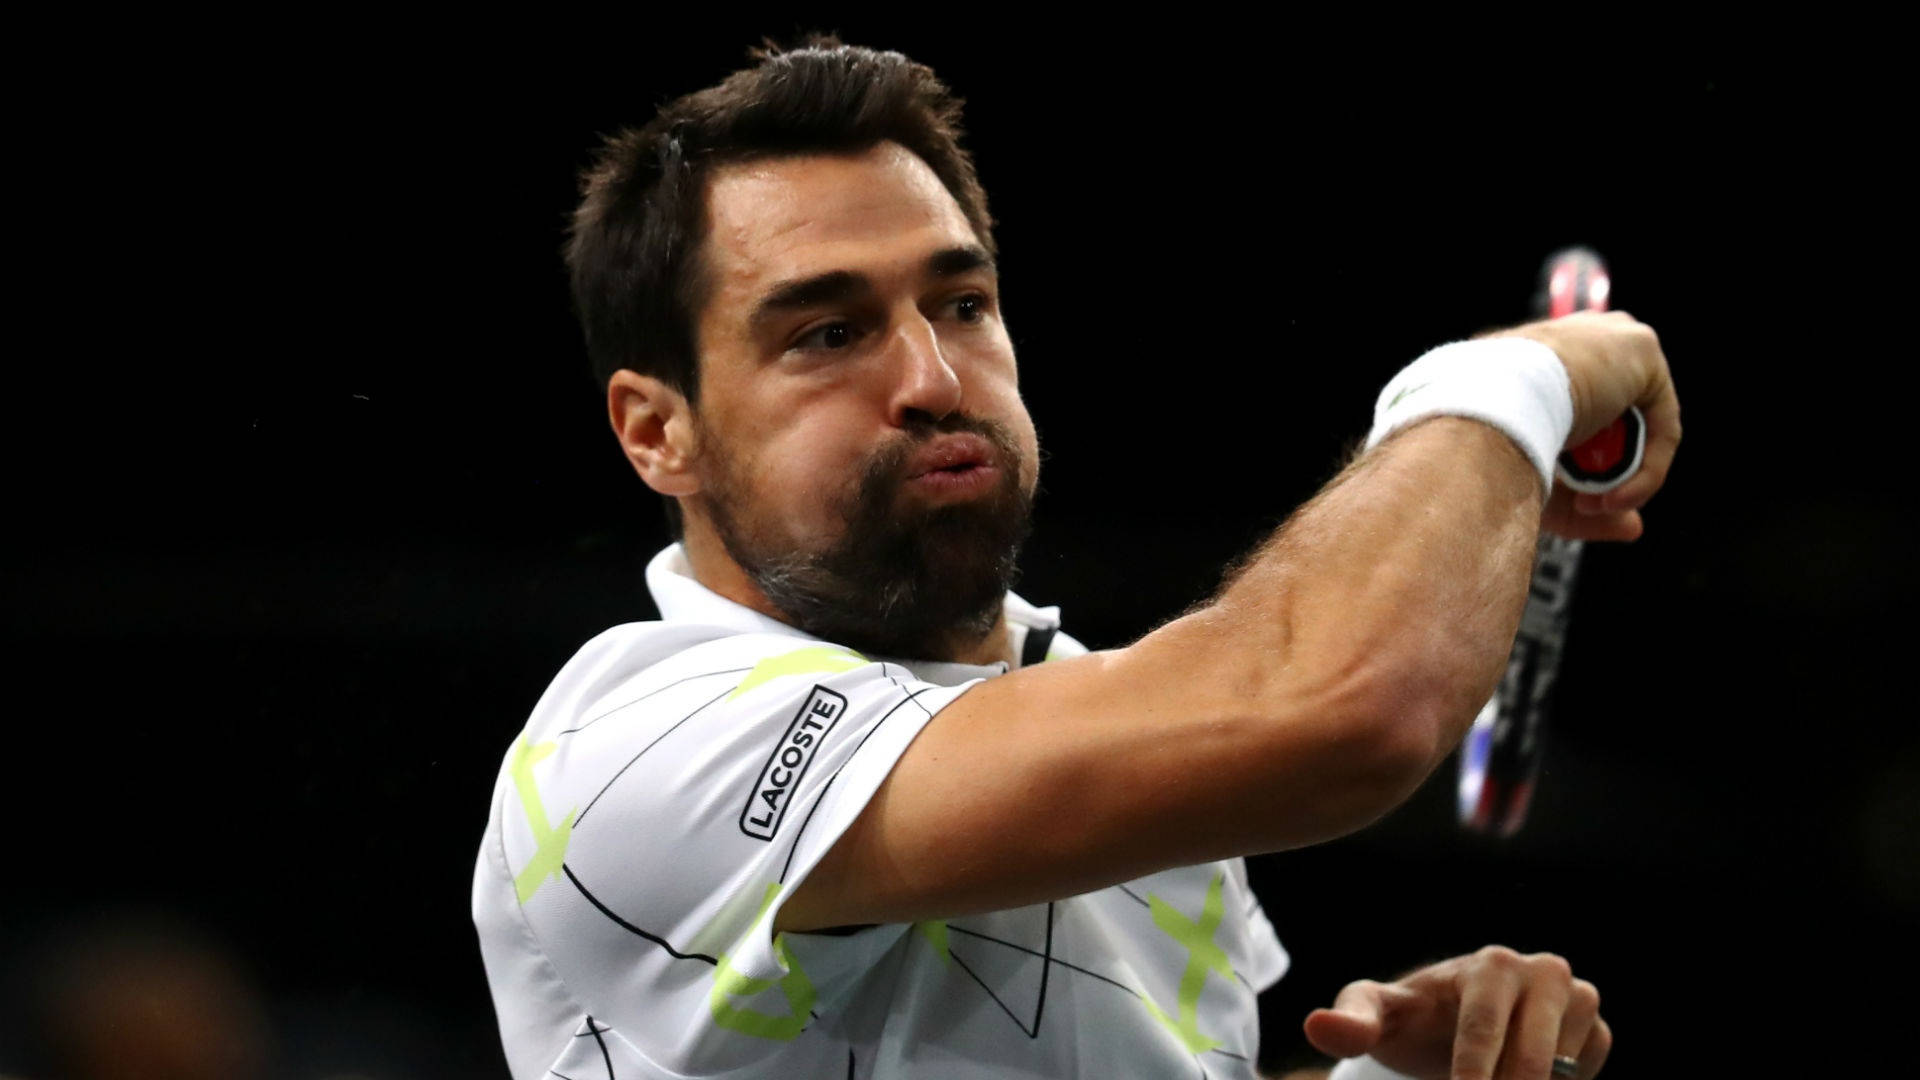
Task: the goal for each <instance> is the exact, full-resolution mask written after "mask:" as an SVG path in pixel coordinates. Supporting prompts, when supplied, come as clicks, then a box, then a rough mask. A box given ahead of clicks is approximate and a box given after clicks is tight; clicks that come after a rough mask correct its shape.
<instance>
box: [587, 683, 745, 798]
mask: <svg viewBox="0 0 1920 1080" xmlns="http://www.w3.org/2000/svg"><path fill="white" fill-rule="evenodd" d="M732 691H733V688H732V687H728V688H727V689H725V690H722V691H720V692H719V693H718V694H715V695H714V696H713V697H712V698H711V699H709V700H708V701H707V704H706V705H702V706H700V707H699V708H698V709H695V710H693V711H692V712H690V713H688V714H687V715H685V716H683V717H681V718H680V719H678V720H675V721H674V722H673V727H670V728H668V729H667V730H665V731H663V732H661V733H660V734H659V735H656V736H654V740H653V741H652V742H650V743H648V744H647V745H645V746H643V747H641V748H640V753H639V754H635V755H633V757H631V758H629V759H627V763H626V764H625V765H622V766H620V771H619V772H617V773H614V774H613V778H612V779H610V780H608V781H607V782H606V785H605V786H603V787H602V788H601V789H600V790H599V792H598V793H597V794H595V795H594V797H593V798H592V799H590V800H588V802H587V809H586V810H582V811H580V816H579V817H576V818H574V819H573V827H574V828H576V829H577V828H579V827H580V823H581V822H583V821H585V820H587V811H588V810H592V809H593V804H594V803H597V802H599V801H600V796H601V795H605V794H606V793H607V789H608V788H611V787H612V786H613V785H614V783H615V781H617V780H619V779H620V777H622V776H624V775H625V774H626V771H627V770H628V769H631V768H633V763H634V762H636V761H639V760H640V756H641V754H645V753H646V752H647V751H649V750H651V749H653V748H654V747H656V746H658V745H660V740H661V739H664V738H666V737H667V736H669V735H671V734H673V733H674V731H675V730H677V729H678V728H679V727H680V725H681V724H684V723H686V722H687V721H689V720H691V719H693V718H694V717H696V716H699V715H700V714H701V713H702V712H705V711H706V708H707V705H711V704H713V703H714V702H716V701H719V700H720V699H721V698H723V697H726V696H727V695H728V694H729V693H732Z"/></svg>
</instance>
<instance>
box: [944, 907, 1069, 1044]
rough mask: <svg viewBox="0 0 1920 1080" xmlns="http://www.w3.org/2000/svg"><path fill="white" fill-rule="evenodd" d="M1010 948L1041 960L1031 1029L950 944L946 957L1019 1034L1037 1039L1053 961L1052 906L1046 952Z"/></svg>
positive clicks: (976, 935) (952, 926) (1017, 947)
mask: <svg viewBox="0 0 1920 1080" xmlns="http://www.w3.org/2000/svg"><path fill="white" fill-rule="evenodd" d="M947 928H948V929H949V930H952V929H958V928H957V927H955V926H954V925H953V924H952V923H948V924H947ZM973 936H975V937H979V938H986V935H985V934H975V935H973ZM987 940H990V941H994V940H998V939H996V938H987ZM1000 944H1002V945H1006V944H1009V943H1008V942H1004V941H1002V942H1000ZM1012 947H1013V948H1015V949H1019V950H1020V951H1021V952H1023V953H1028V954H1032V955H1038V956H1039V957H1040V960H1041V964H1040V1000H1038V1001H1036V1002H1034V1005H1033V1026H1032V1027H1028V1026H1027V1025H1026V1024H1024V1023H1022V1022H1021V1020H1020V1018H1019V1017H1018V1016H1015V1015H1014V1014H1013V1010H1012V1009H1010V1008H1008V1007H1007V1003H1006V1002H1004V1001H1001V1000H1000V995H999V994H996V993H994V992H993V987H991V986H988V985H987V980H985V979H983V978H981V977H980V975H979V973H978V972H975V971H974V970H973V968H971V967H969V966H967V962H966V961H965V960H964V959H962V958H961V956H960V954H959V953H957V952H955V951H954V950H953V946H952V944H951V943H949V944H948V946H947V956H948V957H950V958H952V960H953V962H954V963H956V964H958V965H960V970H962V971H964V972H966V973H967V975H968V976H969V977H971V978H972V979H973V981H974V982H977V983H979V984H980V989H982V990H985V991H986V992H987V996H988V997H990V998H992V999H993V1003H994V1004H995V1005H998V1006H1000V1011H1001V1012H1003V1013H1006V1014H1007V1019H1009V1020H1012V1021H1013V1026H1014V1027H1017V1028H1019V1029H1020V1033H1021V1034H1023V1035H1025V1036H1026V1037H1027V1038H1029V1039H1037V1038H1039V1037H1040V1017H1041V1015H1042V1014H1043V1013H1044V1012H1045V1011H1046V1008H1047V977H1048V976H1049V975H1051V974H1052V973H1053V963H1052V960H1053V904H1052V903H1049V904H1047V940H1046V945H1045V949H1046V951H1045V952H1042V953H1038V954H1034V953H1033V950H1032V949H1022V948H1020V946H1018V945H1014V946H1012Z"/></svg>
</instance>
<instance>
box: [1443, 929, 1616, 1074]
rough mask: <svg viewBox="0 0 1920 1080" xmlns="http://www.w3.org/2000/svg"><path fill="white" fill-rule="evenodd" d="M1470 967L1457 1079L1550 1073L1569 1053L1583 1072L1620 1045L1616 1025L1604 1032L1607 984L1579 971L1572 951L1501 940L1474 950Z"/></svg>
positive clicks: (1457, 1042) (1456, 1048)
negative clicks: (1523, 947)
mask: <svg viewBox="0 0 1920 1080" xmlns="http://www.w3.org/2000/svg"><path fill="white" fill-rule="evenodd" d="M1468 974H1469V977H1468V978H1467V980H1466V987H1465V992H1464V994H1463V995H1462V997H1461V1002H1460V1019H1459V1030H1458V1031H1457V1032H1456V1033H1455V1035H1454V1043H1453V1071H1452V1076H1453V1077H1454V1078H1455V1080H1495V1078H1496V1077H1497V1078H1498V1080H1549V1078H1550V1077H1551V1075H1552V1070H1553V1059H1554V1057H1555V1056H1556V1055H1561V1054H1564V1055H1566V1056H1568V1057H1572V1058H1576V1059H1578V1060H1579V1061H1580V1063H1581V1072H1580V1074H1579V1075H1580V1076H1582V1077H1588V1076H1592V1075H1593V1074H1594V1073H1596V1072H1598V1071H1599V1069H1600V1064H1601V1062H1603V1061H1604V1060H1605V1059H1606V1051H1607V1049H1610V1048H1611V1047H1612V1036H1611V1033H1610V1032H1609V1033H1607V1034H1605V1035H1602V1036H1598V1037H1597V1038H1596V1033H1597V1032H1598V1031H1600V1030H1602V1029H1603V1027H1604V1021H1602V1020H1601V1019H1600V992H1599V991H1598V990H1597V989H1595V988H1594V985H1593V984H1592V983H1590V982H1587V981H1585V980H1584V979H1575V978H1574V977H1573V968H1572V966H1571V965H1569V964H1568V963H1567V961H1566V960H1565V959H1564V958H1562V957H1559V956H1555V955H1554V954H1552V953H1534V954H1533V955H1531V956H1521V955H1520V954H1519V953H1516V952H1514V951H1513V950H1512V949H1507V948H1503V947H1501V946H1497V945H1495V946H1489V947H1487V948H1485V949H1482V950H1480V952H1478V953H1476V954H1474V957H1473V964H1472V965H1471V969H1470V970H1469V972H1468ZM1600 1044H1604V1046H1601V1045H1600Z"/></svg>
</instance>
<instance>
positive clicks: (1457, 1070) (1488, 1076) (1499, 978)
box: [1452, 945, 1526, 1080]
mask: <svg viewBox="0 0 1920 1080" xmlns="http://www.w3.org/2000/svg"><path fill="white" fill-rule="evenodd" d="M1524 964H1525V961H1524V960H1523V959H1522V958H1521V956H1520V954H1519V953H1516V952H1514V951H1513V950H1512V949H1507V948H1503V947H1501V946H1498V945H1490V946H1488V947H1487V948H1484V949H1481V950H1480V951H1479V952H1477V953H1475V954H1474V955H1473V958H1472V960H1471V961H1470V962H1469V964H1468V966H1467V967H1468V970H1467V971H1466V972H1465V973H1464V974H1465V975H1466V980H1465V981H1466V986H1465V987H1464V992H1463V993H1462V994H1461V998H1460V1020H1459V1028H1458V1030H1456V1031H1455V1032H1454V1036H1453V1073H1452V1075H1453V1077H1454V1080H1493V1068H1494V1065H1495V1064H1496V1063H1498V1062H1499V1060H1500V1048H1501V1047H1502V1046H1504V1045H1505V1044H1506V1041H1507V1028H1508V1027H1509V1025H1510V1022H1511V1020H1512V1018H1513V1011H1514V1005H1515V1004H1516V1003H1518V1002H1519V1000H1520V991H1521V989H1522V984H1523V983H1524V982H1525V979H1526V974H1525V970H1524Z"/></svg>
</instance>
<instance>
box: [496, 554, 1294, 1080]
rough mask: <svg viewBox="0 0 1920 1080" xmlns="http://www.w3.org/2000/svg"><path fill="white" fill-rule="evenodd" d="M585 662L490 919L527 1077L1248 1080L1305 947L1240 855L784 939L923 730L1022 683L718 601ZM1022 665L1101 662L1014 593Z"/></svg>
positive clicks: (522, 768) (649, 627)
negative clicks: (868, 647) (1043, 658)
mask: <svg viewBox="0 0 1920 1080" xmlns="http://www.w3.org/2000/svg"><path fill="white" fill-rule="evenodd" d="M647 586H648V588H649V589H650V590H651V591H652V593H653V596H654V600H655V601H656V602H657V603H658V605H659V607H660V613H661V616H662V618H661V620H660V621H659V622H639V623H628V624H626V625H623V626H617V627H614V628H613V629H611V630H608V631H606V632H605V633H603V634H601V635H599V636H598V637H595V638H594V639H593V640H592V641H589V642H588V643H587V644H586V645H584V646H583V647H582V648H581V649H580V651H579V652H578V653H577V654H576V655H575V656H574V657H573V659H572V660H570V661H568V663H567V664H566V666H565V667H564V668H562V669H561V671H560V673H559V675H558V676H556V677H555V678H554V680H553V684H552V686H550V687H549V688H548V689H547V692H546V693H545V694H544V695H542V696H541V698H540V702H539V704H538V705H536V706H535V707H534V711H533V716H532V718H531V719H530V720H529V721H528V722H527V726H526V729H525V731H524V733H523V734H522V735H521V736H520V737H519V738H517V739H515V740H514V742H513V745H512V747H511V748H510V749H509V750H508V751H507V755H506V759H505V761H504V762H503V763H502V765H501V769H500V777H499V780H498V782H497V783H496V785H495V788H494V795H493V807H492V812H491V814H490V815H489V818H488V821H487V831H486V835H485V837H484V838H483V839H482V841H481V845H480V854H479V861H478V865H477V866H476V867H475V871H474V883H473V918H474V923H475V924H476V926H477V927H478V928H479V933H480V949H481V954H482V957H483V958H484V960H485V962H486V969H487V978H488V981H489V983H490V984H491V986H492V991H493V1001H494V1006H495V1009H496V1010H497V1012H498V1015H499V1020H500V1033H501V1038H502V1040H503V1041H504V1043H505V1046H506V1054H507V1061H508V1063H509V1065H510V1066H511V1068H512V1071H513V1075H514V1076H515V1077H516V1078H518V1080H535V1078H536V1077H545V1076H555V1075H557V1076H560V1077H563V1078H565V1080H601V1078H605V1080H640V1078H643V1077H647V1078H652V1077H681V1076H716V1075H717V1076H728V1077H740V1078H756V1080H758V1078H766V1080H772V1078H780V1080H792V1078H796V1077H832V1078H836V1080H837V1078H840V1077H857V1078H861V1080H865V1078H894V1077H937V1078H953V1080H975V1078H978V1080H989V1078H992V1080H1005V1078H1008V1077H1102V1078H1106V1077H1136V1076H1137V1077H1167V1076H1202V1077H1246V1076H1251V1075H1253V1059H1254V1058H1255V1056H1256V1053H1257V1048H1258V1045H1259V1042H1258V1040H1259V1015H1258V1010H1257V1007H1256V1002H1255V995H1256V993H1257V992H1258V991H1260V990H1262V989H1265V988H1266V987H1267V986H1269V985H1271V984H1272V983H1274V982H1275V981H1277V980H1278V979H1279V978H1280V976H1281V975H1282V974H1283V973H1284V972H1285V970H1286V967H1287V954H1286V952H1285V950H1283V949H1282V948H1281V946H1280V942H1279V940H1278V939H1277V938H1276V937H1275V936H1274V932H1273V928H1272V926H1271V925H1270V924H1269V923H1268V921H1267V918H1266V915H1265V914H1264V913H1263V912H1262V911H1261V910H1260V905H1259V902H1258V901H1257V900H1256V899H1255V898H1254V895H1253V893H1252V891H1251V890H1250V889H1249V888H1248V886H1247V879H1246V867H1245V863H1244V862H1243V861H1242V860H1240V859H1233V860H1229V861H1226V862H1217V863H1207V864H1203V865H1200V866H1192V867H1186V868H1182V869H1178V870H1170V871H1167V872H1164V873H1160V874H1154V875H1151V876H1149V877H1144V878H1141V879H1139V880H1137V881H1132V882H1128V883H1127V884H1124V885H1118V886H1115V887H1113V888H1110V889H1103V890H1100V891H1098V892H1093V893H1087V894H1085V895H1081V896H1075V897H1070V898H1068V899H1064V900H1060V901H1057V902H1054V903H1050V904H1037V905H1034V906H1032V907H1025V908H1019V909H1015V910H1009V911H998V912H992V913H989V914H986V915H978V916H968V917H965V918H956V919H951V920H939V921H931V922H923V923H915V924H912V925H904V924H900V925H883V926H876V927H870V928H867V929H863V930H859V931H857V932H853V933H850V934H845V935H834V934H795V933H781V934H775V933H773V932H772V931H771V926H772V924H773V921H774V917H775V914H776V912H777V911H778V910H779V907H780V904H781V902H782V900H783V899H784V898H785V897H786V896H788V895H790V894H791V893H792V892H793V890H794V889H795V888H796V887H797V886H798V885H799V884H800V883H801V882H802V881H804V880H805V879H806V876H807V874H808V873H809V872H810V871H811V870H812V869H813V867H814V865H815V864H816V863H818V862H819V860H820V858H821V856H822V855H823V854H825V852H826V851H827V850H828V849H829V848H830V847H831V846H832V845H833V843H834V841H835V840H836V839H837V838H838V837H839V836H840V834H841V833H842V831H843V830H845V829H846V828H847V826H848V825H849V824H851V823H852V822H853V820H854V818H855V817H857V816H858V815H859V813H860V810H861V808H862V807H864V806H865V805H866V803H867V800H868V798H869V797H871V796H872V794H873V792H874V790H875V789H876V788H877V787H878V786H879V785H880V782H881V781H882V780H883V779H885V777H886V775H887V773H888V771H889V770H891V769H892V768H893V764H894V762H895V761H896V760H898V759H899V757H900V755H901V753H902V752H903V751H904V750H905V749H906V748H907V745H908V744H909V743H911V742H912V741H913V739H914V736H915V735H917V734H918V733H919V731H920V728H921V727H922V725H924V724H925V723H926V722H927V721H928V720H930V719H931V718H932V717H933V715H934V714H935V713H937V712H939V711H940V710H941V709H942V708H943V707H945V706H946V705H947V703H948V702H951V701H952V700H954V699H955V698H957V697H959V696H960V695H961V694H963V693H965V692H966V691H967V689H968V688H969V687H971V686H973V685H974V684H976V683H978V682H980V681H981V680H983V679H989V678H993V677H995V676H998V675H1001V674H1004V673H1005V672H1006V671H1007V670H1008V666H1007V665H1006V664H994V665H991V666H986V667H978V666H971V665H964V664H948V663H933V662H925V661H915V660H895V659H891V658H880V657H864V656H860V655H858V654H856V653H853V652H851V651H850V650H847V649H844V648H841V647H839V646H836V645H833V644H830V643H827V642H823V641H820V640H819V639H816V638H813V637H809V636H808V635H806V634H804V633H802V632H800V631H799V630H796V629H794V628H793V627H790V626H787V625H785V624H783V623H780V622H778V621H776V620H774V619H770V618H767V617H766V616H764V615H761V614H759V613H757V612H755V611H752V610H750V609H748V608H745V607H742V606H740V605H738V604H735V603H733V602H731V601H728V600H726V599H723V598H722V597H720V596H718V595H717V594H715V593H713V592H711V591H709V590H708V589H706V588H705V587H704V586H702V585H700V584H699V583H698V582H697V581H695V580H694V579H693V577H692V573H691V570H690V569H689V567H688V564H687V561H686V555H685V552H684V551H683V550H682V549H681V548H680V546H679V545H677V544H676V545H674V546H672V547H669V548H667V549H666V550H664V551H662V552H660V554H659V555H657V556H655V557H654V559H653V560H652V562H651V563H650V564H649V565H648V567H647ZM1006 613H1007V620H1008V626H1009V630H1010V632H1011V633H1012V635H1013V638H1014V640H1013V646H1014V652H1015V654H1016V655H1020V654H1022V652H1023V651H1025V650H1028V647H1029V646H1030V645H1039V644H1040V642H1041V641H1043V640H1045V639H1046V638H1047V637H1049V636H1051V644H1050V646H1048V647H1047V648H1046V655H1047V656H1049V657H1052V656H1073V655H1079V654H1081V653H1084V652H1085V651H1086V649H1085V648H1084V647H1083V646H1081V645H1080V644H1079V643H1078V642H1076V641H1074V640H1073V639H1072V638H1069V637H1067V636H1066V635H1065V634H1061V633H1058V632H1057V631H1058V627H1059V609H1058V608H1035V607H1033V606H1032V605H1031V604H1028V603H1027V602H1026V601H1025V600H1022V599H1021V598H1020V597H1019V596H1017V595H1015V594H1013V593H1011V592H1009V593H1008V594H1007V599H1006Z"/></svg>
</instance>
